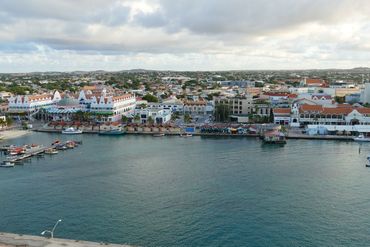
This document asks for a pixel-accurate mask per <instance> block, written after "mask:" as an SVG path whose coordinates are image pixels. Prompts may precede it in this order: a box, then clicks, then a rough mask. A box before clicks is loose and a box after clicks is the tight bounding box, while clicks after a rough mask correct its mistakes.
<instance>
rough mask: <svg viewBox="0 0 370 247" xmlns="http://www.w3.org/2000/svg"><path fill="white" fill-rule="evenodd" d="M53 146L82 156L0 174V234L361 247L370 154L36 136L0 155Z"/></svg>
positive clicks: (367, 216) (313, 147) (222, 142)
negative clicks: (59, 143)
mask: <svg viewBox="0 0 370 247" xmlns="http://www.w3.org/2000/svg"><path fill="white" fill-rule="evenodd" d="M55 139H61V140H67V139H75V140H82V141H83V145H80V146H79V147H77V148H75V149H73V150H69V151H65V152H63V151H60V152H59V154H57V155H53V156H47V155H45V156H44V157H43V158H42V157H34V158H32V160H31V162H29V163H25V164H24V165H21V166H16V167H14V168H6V169H5V168H3V169H1V170H0V187H1V189H0V231H2V232H13V233H23V234H31V235H39V234H40V233H41V232H42V231H43V230H45V229H50V228H52V226H53V224H54V223H55V221H56V220H58V219H59V218H62V219H63V221H62V222H61V223H60V224H59V225H58V227H57V229H56V231H55V237H61V238H68V239H81V240H89V241H97V242H112V243H127V244H133V245H140V246H367V245H369V243H370V169H369V168H365V161H366V156H367V155H368V154H369V153H370V143H364V144H362V146H361V149H360V144H358V143H355V142H340V141H322V140H288V143H287V144H286V145H285V146H283V147H281V146H273V145H270V146H269V145H263V144H262V142H261V141H260V140H259V139H256V138H227V137H221V138H212V137H191V138H180V137H178V136H172V137H167V136H165V137H159V138H155V137H152V136H134V135H125V136H98V135H79V136H77V135H76V136H63V135H60V134H47V133H33V134H30V135H27V136H24V137H21V138H18V139H14V140H11V141H7V142H3V144H30V143H37V144H44V145H50V144H51V143H52V142H53V141H54V140H55ZM0 158H1V157H0ZM2 158H4V155H3V157H2Z"/></svg>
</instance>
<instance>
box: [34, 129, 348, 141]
mask: <svg viewBox="0 0 370 247" xmlns="http://www.w3.org/2000/svg"><path fill="white" fill-rule="evenodd" d="M34 131H36V132H46V133H61V132H62V130H61V129H44V128H39V129H34ZM99 133H100V132H99V130H84V131H83V134H99ZM157 133H162V132H159V131H155V132H153V131H145V130H142V131H137V130H136V131H135V130H127V131H125V134H128V135H155V134H157ZM182 133H183V131H181V130H177V131H173V132H170V131H166V132H165V135H167V136H178V135H181V134H182ZM192 135H193V136H204V137H207V136H209V137H212V136H213V137H254V138H256V137H259V136H260V135H259V134H256V133H202V132H200V131H195V132H193V133H192ZM286 139H302V140H334V141H353V140H354V139H353V136H338V135H308V134H302V133H297V132H294V131H289V130H288V131H287V133H286Z"/></svg>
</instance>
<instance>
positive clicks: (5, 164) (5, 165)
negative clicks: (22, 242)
mask: <svg viewBox="0 0 370 247" xmlns="http://www.w3.org/2000/svg"><path fill="white" fill-rule="evenodd" d="M0 167H3V168H10V167H14V162H11V161H3V163H1V164H0Z"/></svg>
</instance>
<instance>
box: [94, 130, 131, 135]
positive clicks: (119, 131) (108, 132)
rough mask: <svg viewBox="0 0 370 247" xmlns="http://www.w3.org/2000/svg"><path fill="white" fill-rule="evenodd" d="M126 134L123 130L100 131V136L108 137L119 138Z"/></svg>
mask: <svg viewBox="0 0 370 247" xmlns="http://www.w3.org/2000/svg"><path fill="white" fill-rule="evenodd" d="M123 134H125V132H124V131H122V130H107V131H100V132H99V135H107V136H119V135H123Z"/></svg>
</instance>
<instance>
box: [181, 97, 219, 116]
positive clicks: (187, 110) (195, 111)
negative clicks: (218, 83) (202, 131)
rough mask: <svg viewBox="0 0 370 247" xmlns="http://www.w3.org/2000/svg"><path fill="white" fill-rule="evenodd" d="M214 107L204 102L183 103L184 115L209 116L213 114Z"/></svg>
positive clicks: (186, 101) (188, 101)
mask: <svg viewBox="0 0 370 247" xmlns="http://www.w3.org/2000/svg"><path fill="white" fill-rule="evenodd" d="M213 110H214V107H213V105H212V104H210V103H207V101H205V100H198V101H190V100H185V101H184V114H190V115H211V114H213Z"/></svg>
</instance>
